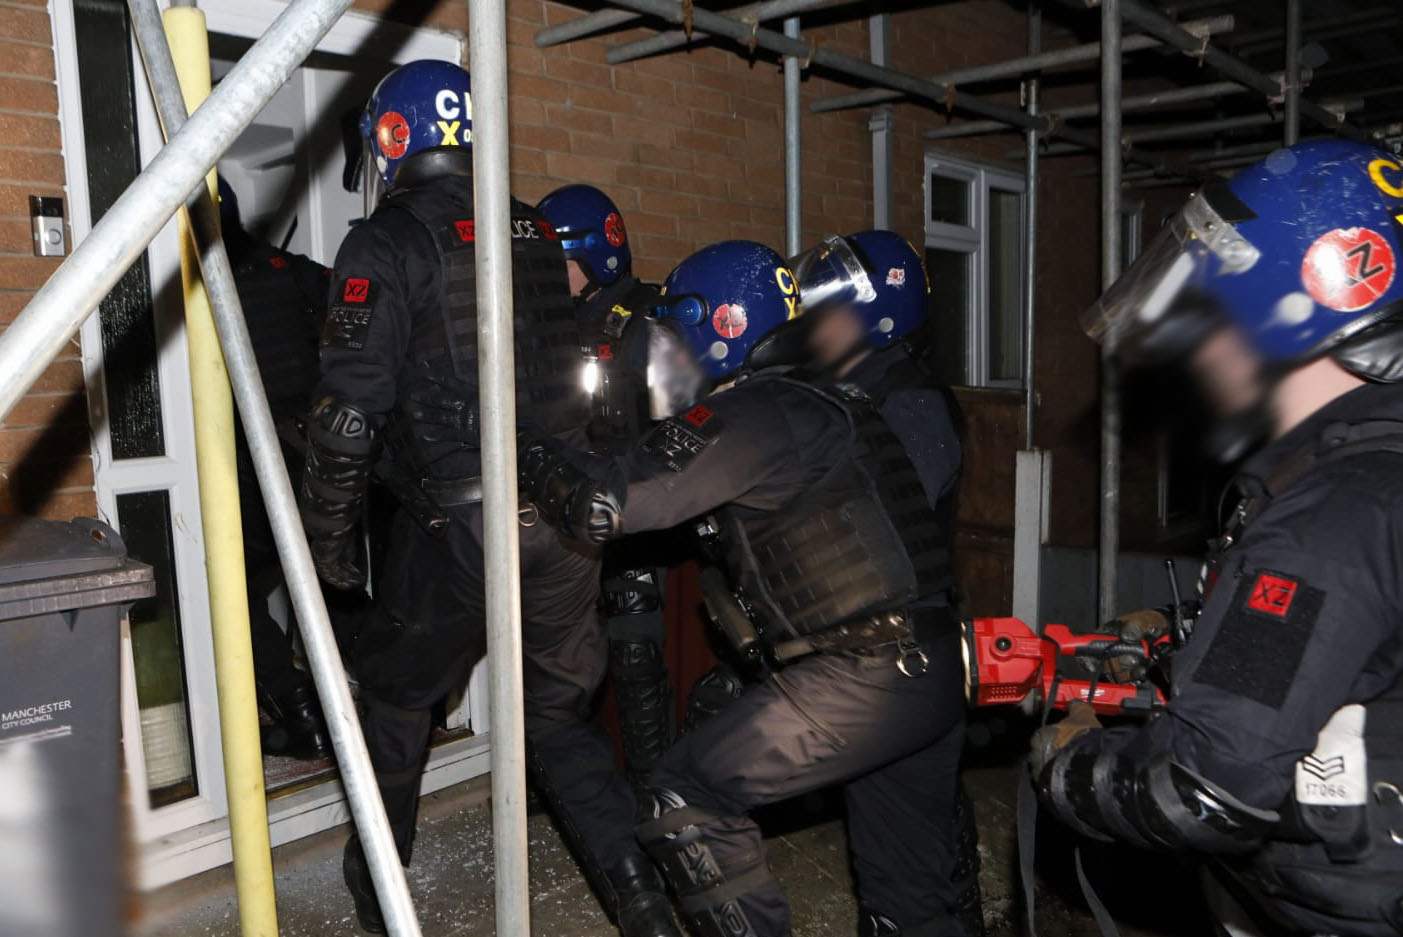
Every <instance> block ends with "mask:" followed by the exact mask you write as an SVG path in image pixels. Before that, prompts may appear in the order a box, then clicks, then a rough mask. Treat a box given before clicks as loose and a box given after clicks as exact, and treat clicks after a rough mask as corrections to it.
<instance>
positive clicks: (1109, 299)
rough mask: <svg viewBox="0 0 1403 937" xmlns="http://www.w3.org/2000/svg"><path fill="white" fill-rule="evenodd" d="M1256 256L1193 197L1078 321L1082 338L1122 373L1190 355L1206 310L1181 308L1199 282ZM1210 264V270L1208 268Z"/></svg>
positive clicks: (1244, 266)
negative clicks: (1139, 364) (1142, 363)
mask: <svg viewBox="0 0 1403 937" xmlns="http://www.w3.org/2000/svg"><path fill="white" fill-rule="evenodd" d="M1260 257H1261V252H1260V251H1259V250H1258V249H1257V248H1256V247H1254V246H1253V245H1252V243H1251V242H1250V241H1248V240H1247V239H1246V238H1244V237H1243V236H1242V235H1241V234H1240V233H1239V232H1238V230H1237V228H1236V227H1235V226H1234V225H1233V224H1232V223H1231V222H1230V221H1227V220H1225V219H1224V218H1223V217H1222V215H1221V214H1219V212H1218V211H1216V210H1215V209H1214V208H1213V206H1212V205H1211V204H1210V202H1209V199H1208V197H1207V196H1205V195H1204V193H1202V192H1199V193H1196V194H1195V195H1194V196H1193V197H1192V198H1191V199H1189V202H1188V204H1187V205H1185V206H1184V208H1183V209H1182V210H1181V211H1180V212H1179V214H1178V215H1176V216H1175V217H1174V218H1173V220H1171V221H1170V223H1169V224H1168V225H1166V226H1165V228H1164V230H1162V231H1161V232H1160V233H1159V234H1158V235H1157V236H1156V237H1155V239H1154V240H1153V241H1151V242H1150V244H1149V246H1148V247H1146V248H1145V250H1144V251H1143V252H1142V253H1141V255H1140V257H1139V258H1138V259H1136V261H1135V263H1133V264H1131V266H1130V268H1129V269H1128V270H1126V271H1125V273H1123V274H1121V276H1120V278H1119V279H1117V280H1116V282H1115V283H1113V284H1112V285H1111V286H1110V288H1109V289H1107V290H1106V292H1105V293H1103V294H1101V298H1100V299H1098V300H1097V301H1096V303H1095V304H1094V305H1092V307H1091V308H1090V309H1088V310H1087V311H1086V312H1085V313H1083V314H1082V318H1081V326H1082V329H1083V330H1085V332H1086V334H1087V335H1088V336H1090V337H1091V338H1092V339H1093V340H1094V341H1096V342H1097V343H1099V344H1101V345H1103V346H1105V347H1106V349H1107V350H1108V351H1109V352H1110V353H1111V354H1112V355H1113V356H1114V357H1115V358H1116V359H1117V361H1119V362H1120V363H1121V364H1122V366H1124V365H1126V364H1129V363H1133V362H1135V361H1137V360H1139V359H1142V358H1147V357H1148V358H1157V359H1160V360H1163V359H1165V358H1167V357H1170V356H1172V355H1175V354H1182V353H1185V352H1187V351H1190V350H1192V344H1193V340H1194V337H1195V336H1197V337H1199V338H1201V337H1202V336H1203V335H1205V334H1206V333H1207V331H1208V329H1209V327H1210V320H1212V321H1214V322H1216V324H1222V320H1213V319H1212V315H1213V314H1212V310H1211V303H1206V302H1186V301H1185V300H1186V299H1188V298H1189V297H1190V296H1192V295H1194V294H1200V295H1201V293H1202V290H1201V287H1203V285H1204V279H1205V277H1207V276H1208V275H1209V271H1210V270H1211V271H1212V275H1213V276H1232V275H1234V274H1239V273H1242V272H1244V271H1246V270H1249V269H1251V268H1252V266H1253V265H1254V264H1256V262H1257V261H1258V259H1259V258H1260ZM1214 261H1216V263H1214Z"/></svg>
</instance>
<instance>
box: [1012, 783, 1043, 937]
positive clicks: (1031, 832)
mask: <svg viewBox="0 0 1403 937" xmlns="http://www.w3.org/2000/svg"><path fill="white" fill-rule="evenodd" d="M1019 773H1020V774H1022V775H1023V780H1022V781H1021V782H1020V783H1019V785H1018V805H1017V812H1016V813H1015V815H1014V816H1015V821H1014V822H1015V823H1016V824H1017V826H1018V877H1019V878H1020V879H1021V880H1022V881H1023V912H1024V913H1025V914H1026V915H1027V916H1028V920H1027V925H1026V927H1025V930H1026V931H1027V934H1028V937H1038V928H1037V925H1036V923H1035V922H1034V920H1033V909H1034V908H1035V907H1036V901H1037V898H1036V896H1035V895H1034V890H1035V882H1034V879H1033V860H1034V857H1035V854H1036V852H1037V843H1038V792H1037V791H1036V790H1035V789H1034V788H1033V772H1032V771H1030V770H1028V766H1027V765H1026V764H1025V765H1024V766H1023V767H1022V769H1021V770H1020V771H1019Z"/></svg>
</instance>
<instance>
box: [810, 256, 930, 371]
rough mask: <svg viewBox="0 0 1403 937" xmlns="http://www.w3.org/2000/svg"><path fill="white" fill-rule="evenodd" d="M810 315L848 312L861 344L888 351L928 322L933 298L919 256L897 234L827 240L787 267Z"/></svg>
mask: <svg viewBox="0 0 1403 937" xmlns="http://www.w3.org/2000/svg"><path fill="white" fill-rule="evenodd" d="M789 266H790V268H791V269H792V270H793V271H794V275H795V277H796V278H797V279H798V281H799V292H800V295H801V296H802V298H803V304H804V309H805V311H806V315H808V316H814V315H816V314H819V315H821V314H822V313H824V312H825V311H827V310H832V309H838V308H848V309H850V310H852V312H853V313H854V314H855V315H856V316H857V317H858V319H859V320H860V321H861V323H862V328H863V342H864V343H865V344H866V345H867V346H868V347H871V348H885V347H886V346H887V345H890V344H892V343H893V342H895V341H897V340H899V339H902V338H905V337H906V336H907V335H910V334H911V333H912V332H914V331H915V330H916V329H917V328H918V327H919V326H920V325H921V323H923V322H924V321H925V318H926V301H927V298H928V295H929V292H930V288H929V285H928V283H927V281H926V272H925V268H924V267H923V266H922V265H921V258H920V255H918V254H917V253H916V251H915V250H914V249H913V248H912V247H911V245H910V244H909V243H907V241H906V239H905V238H903V237H902V236H901V235H899V234H897V233H896V232H894V231H860V232H858V233H857V234H850V235H848V236H846V237H839V236H838V235H829V236H828V237H826V238H824V239H823V241H822V242H821V243H819V244H818V245H817V246H816V247H813V248H810V249H809V250H807V251H805V252H804V253H802V254H800V255H799V256H797V257H794V258H791V260H790V261H789Z"/></svg>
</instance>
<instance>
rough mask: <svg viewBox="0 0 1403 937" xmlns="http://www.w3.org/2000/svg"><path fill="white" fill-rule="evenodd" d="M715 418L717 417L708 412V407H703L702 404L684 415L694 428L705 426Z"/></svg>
mask: <svg viewBox="0 0 1403 937" xmlns="http://www.w3.org/2000/svg"><path fill="white" fill-rule="evenodd" d="M713 416H715V414H713V413H712V412H711V411H710V410H708V409H707V408H706V407H703V406H702V405H701V404H697V405H696V406H695V407H693V408H692V409H690V410H688V411H687V412H686V413H684V414H683V415H682V418H683V419H684V420H686V421H687V422H688V423H691V424H692V425H693V426H705V425H706V421H707V420H709V419H711V418H712V417H713Z"/></svg>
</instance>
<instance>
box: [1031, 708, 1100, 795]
mask: <svg viewBox="0 0 1403 937" xmlns="http://www.w3.org/2000/svg"><path fill="white" fill-rule="evenodd" d="M1099 728H1101V720H1099V719H1097V718H1096V711H1095V710H1093V709H1092V708H1091V704H1090V703H1087V702H1083V701H1082V700H1072V702H1070V703H1068V704H1067V718H1066V719H1063V720H1062V721H1060V722H1056V723H1053V724H1052V725H1050V726H1043V727H1042V728H1041V729H1039V730H1038V731H1036V732H1034V733H1033V738H1032V741H1031V743H1030V744H1029V749H1030V751H1029V752H1028V766H1029V767H1030V768H1031V769H1032V771H1033V776H1034V777H1037V776H1038V775H1040V774H1042V773H1043V768H1045V767H1047V763H1048V762H1050V761H1051V760H1052V757H1053V756H1054V755H1056V754H1057V753H1058V752H1059V751H1061V750H1062V749H1064V748H1066V747H1067V746H1068V745H1070V744H1072V742H1074V741H1075V740H1077V739H1079V738H1081V737H1082V736H1083V735H1085V734H1086V733H1088V732H1090V731H1091V730H1092V729H1099Z"/></svg>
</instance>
